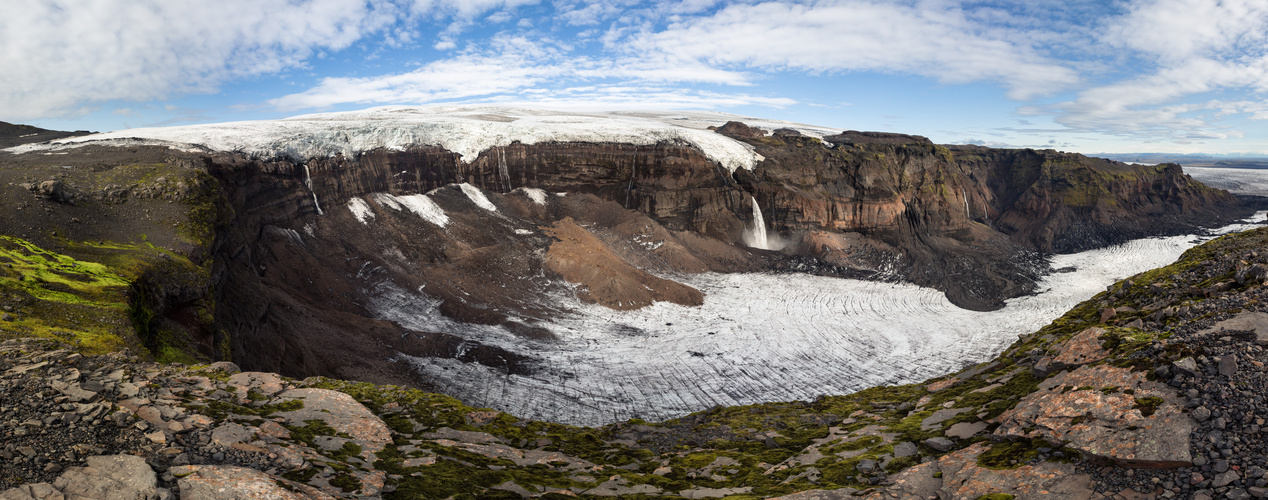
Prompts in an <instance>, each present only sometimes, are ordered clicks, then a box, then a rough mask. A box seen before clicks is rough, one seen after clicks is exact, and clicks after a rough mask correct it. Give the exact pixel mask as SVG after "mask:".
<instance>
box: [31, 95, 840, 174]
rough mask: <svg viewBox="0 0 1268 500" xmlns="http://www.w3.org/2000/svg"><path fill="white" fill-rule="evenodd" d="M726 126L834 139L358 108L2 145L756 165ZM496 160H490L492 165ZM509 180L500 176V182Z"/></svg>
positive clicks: (702, 122) (485, 109) (688, 125)
mask: <svg viewBox="0 0 1268 500" xmlns="http://www.w3.org/2000/svg"><path fill="white" fill-rule="evenodd" d="M730 120H738V121H743V122H745V123H747V124H749V125H752V126H758V127H766V128H792V129H796V130H798V131H800V132H801V133H803V134H806V135H809V136H811V137H823V136H825V135H830V134H836V133H839V132H840V130H839V129H830V128H825V127H817V126H812V125H804V124H798V123H791V122H783V121H779V120H766V119H760V118H752V117H745V116H739V115H731V114H727V113H717V112H707V111H691V112H687V111H663V112H652V111H639V112H630V111H626V112H621V111H578V110H567V111H561V110H551V109H545V108H539V109H533V108H526V107H507V106H495V105H441V106H383V107H376V108H370V109H365V110H361V111H349V112H336V113H320V114H310V115H301V116H295V117H291V118H284V119H280V120H259V121H241V122H227V123H213V124H206V125H183V126H177V127H162V128H134V129H127V130H119V131H114V132H107V133H103V134H92V135H87V136H80V137H73V138H66V139H59V140H56V141H50V142H47V143H39V144H27V145H22V146H17V147H13V148H9V149H7V150H6V151H10V152H14V153H24V152H45V151H49V150H57V149H60V148H67V147H77V146H82V145H85V144H89V143H103V142H104V143H107V144H112V145H120V146H136V145H159V146H171V147H175V148H179V149H185V150H196V151H235V152H243V153H246V154H249V155H253V156H260V157H274V156H289V157H292V158H296V159H300V160H303V159H308V158H315V157H329V156H333V155H336V154H342V155H344V156H349V157H355V156H356V155H358V154H360V153H361V152H364V151H370V150H374V149H379V148H384V149H389V150H405V149H408V148H410V147H415V146H441V147H443V148H445V149H447V150H449V151H453V152H455V153H458V154H459V155H461V157H462V161H464V162H467V163H471V162H473V161H475V159H476V158H477V157H479V155H480V153H482V152H484V151H487V150H490V149H493V148H499V147H504V146H508V145H510V144H511V143H513V142H517V141H518V142H520V143H523V144H537V143H543V142H591V143H597V142H616V143H628V144H635V145H651V144H656V143H660V142H673V143H680V144H684V145H690V146H692V147H695V148H696V149H698V150H700V151H701V152H702V153H704V155H705V156H707V157H708V158H709V159H711V160H713V161H716V162H718V164H720V165H722V166H723V167H724V168H726V169H728V170H730V171H732V172H734V171H735V170H736V169H738V168H745V169H751V168H753V166H754V165H756V164H757V162H759V161H761V160H762V157H761V155H758V154H757V153H756V152H755V151H753V148H752V147H751V146H749V145H747V144H744V143H742V142H739V141H736V140H734V139H731V138H729V137H726V136H723V135H720V134H717V133H715V132H713V131H711V130H708V127H710V126H718V125H722V124H723V123H725V122H727V121H730ZM500 159H501V158H500V157H499V160H500ZM505 180H506V181H507V182H509V178H507V179H505Z"/></svg>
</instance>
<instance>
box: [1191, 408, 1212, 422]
mask: <svg viewBox="0 0 1268 500" xmlns="http://www.w3.org/2000/svg"><path fill="white" fill-rule="evenodd" d="M1190 414H1192V415H1193V419H1194V420H1197V421H1198V422H1205V421H1207V420H1210V419H1211V410H1208V409H1206V407H1205V406H1199V407H1197V408H1194V409H1193V411H1192V412H1190Z"/></svg>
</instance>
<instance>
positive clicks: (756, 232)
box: [748, 196, 769, 250]
mask: <svg viewBox="0 0 1268 500" xmlns="http://www.w3.org/2000/svg"><path fill="white" fill-rule="evenodd" d="M748 198H749V200H751V201H752V202H753V241H752V242H751V243H750V244H749V246H751V247H753V248H760V249H762V250H769V248H767V245H766V219H764V218H762V207H760V206H758V205H757V198H754V197H752V196H749V197H748Z"/></svg>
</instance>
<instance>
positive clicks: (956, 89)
mask: <svg viewBox="0 0 1268 500" xmlns="http://www.w3.org/2000/svg"><path fill="white" fill-rule="evenodd" d="M445 103H497V104H506V105H522V106H536V107H551V108H584V109H609V110H617V109H649V108H650V109H705V110H713V111H723V112H729V113H736V114H741V115H747V116H756V117H762V118H771V119H781V120H789V121H794V122H801V123H807V124H812V125H822V126H828V127H835V128H841V129H842V130H846V129H852V130H879V131H889V132H902V133H909V134H917V135H923V136H926V137H929V138H930V139H933V140H934V141H935V142H938V143H945V144H963V143H973V144H982V145H987V146H994V147H1034V148H1045V149H1046V148H1051V149H1058V150H1062V151H1076V152H1083V153H1097V152H1115V153H1135V152H1164V153H1215V154H1250V155H1264V154H1268V0H1222V1H1221V0H1106V1H1091V0H1063V1H1052V0H1011V1H993V0H978V1H975V0H964V1H955V0H927V1H926V0H909V1H902V0H898V1H866V0H824V1H791V0H786V1H776V0H754V1H730V2H727V1H716V0H682V1H661V0H649V1H635V0H607V1H594V2H585V1H578V0H216V1H214V2H205V1H171V0H4V1H3V2H2V5H0V121H7V122H11V123H26V124H31V125H36V126H40V127H44V128H51V129H59V130H93V131H103V132H104V131H111V130H119V129H126V128H135V127H154V126H170V125H188V124H197V123H213V122H225V121H238V120H257V119H274V118H283V117H287V116H295V115H299V114H306V113H315V112H328V111H346V110H355V109H364V108H368V107H373V106H380V105H388V104H445Z"/></svg>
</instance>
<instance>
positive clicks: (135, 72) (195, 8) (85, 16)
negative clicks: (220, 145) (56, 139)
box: [0, 0, 393, 119]
mask: <svg viewBox="0 0 1268 500" xmlns="http://www.w3.org/2000/svg"><path fill="white" fill-rule="evenodd" d="M4 11H5V12H4V15H3V16H0V46H3V49H0V113H3V114H4V116H5V118H7V119H24V118H34V117H47V116H50V115H58V114H69V113H74V112H75V111H76V110H77V109H80V108H81V107H82V106H85V105H86V104H88V103H92V102H99V101H106V100H112V99H123V100H136V101H144V100H149V99H162V98H165V97H167V96H170V95H174V94H181V93H191V92H192V93H205V92H212V91H214V90H215V88H216V86H217V85H219V84H220V83H222V82H224V81H226V80H229V79H232V78H238V77H242V76H248V75H256V74H261V73H269V72H275V71H279V70H281V69H284V68H287V67H292V66H295V65H298V64H301V63H302V62H303V61H304V60H305V59H306V58H308V57H309V56H311V55H312V54H313V52H314V51H316V50H326V49H330V50H338V49H341V48H344V47H347V46H348V45H349V44H351V43H352V42H353V41H355V40H357V39H359V38H360V37H362V36H363V35H364V34H366V33H367V32H370V31H374V30H377V29H380V28H382V27H384V26H386V25H387V24H388V23H390V22H392V21H393V17H392V16H391V14H392V13H391V11H392V8H391V6H390V5H387V4H383V3H381V2H379V1H378V0H370V1H362V0H351V1H350V0H310V1H305V2H290V1H286V0H217V1H214V2H166V1H139V0H63V1H56V2H54V1H48V0H7V1H6V4H5V8H4Z"/></svg>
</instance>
